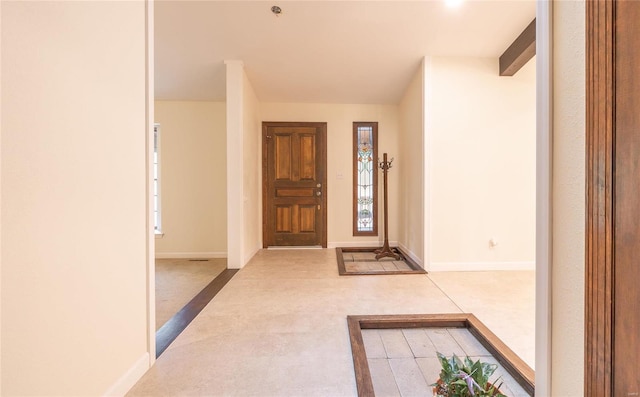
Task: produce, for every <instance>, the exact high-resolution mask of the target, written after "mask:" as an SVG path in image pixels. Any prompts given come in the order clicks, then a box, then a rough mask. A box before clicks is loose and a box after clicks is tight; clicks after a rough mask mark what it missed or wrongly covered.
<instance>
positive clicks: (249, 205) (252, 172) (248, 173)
mask: <svg viewBox="0 0 640 397" xmlns="http://www.w3.org/2000/svg"><path fill="white" fill-rule="evenodd" d="M243 90H244V95H243V98H242V99H243V103H244V104H243V112H244V114H243V117H244V119H243V134H244V145H243V150H244V177H243V191H244V197H243V200H244V231H243V232H244V248H243V249H244V257H245V261H246V262H248V261H249V260H250V259H251V257H253V255H254V254H255V253H256V252H257V251H258V250H259V249H260V248H261V246H262V244H261V243H262V240H261V236H262V222H261V219H262V218H261V214H262V180H261V179H260V176H261V173H262V161H261V159H262V146H261V139H262V128H261V124H260V114H259V103H258V98H257V97H256V94H255V93H254V91H253V88H252V86H251V82H250V81H249V79H248V78H247V74H246V73H243Z"/></svg>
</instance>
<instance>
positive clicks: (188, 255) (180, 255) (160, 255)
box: [156, 252, 227, 259]
mask: <svg viewBox="0 0 640 397" xmlns="http://www.w3.org/2000/svg"><path fill="white" fill-rule="evenodd" d="M226 257H227V253H226V252H156V258H157V259H195V258H212V259H213V258H226Z"/></svg>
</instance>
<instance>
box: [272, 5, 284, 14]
mask: <svg viewBox="0 0 640 397" xmlns="http://www.w3.org/2000/svg"><path fill="white" fill-rule="evenodd" d="M271 12H272V13H274V15H275V16H279V15H280V14H282V8H280V7H278V6H273V7H271Z"/></svg>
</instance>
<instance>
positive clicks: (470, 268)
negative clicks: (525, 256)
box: [426, 262, 536, 272]
mask: <svg viewBox="0 0 640 397" xmlns="http://www.w3.org/2000/svg"><path fill="white" fill-rule="evenodd" d="M535 269H536V263H535V262H431V264H430V266H429V268H428V269H426V270H427V271H429V272H483V271H497V270H535Z"/></svg>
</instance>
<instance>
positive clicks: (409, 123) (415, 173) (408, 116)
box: [398, 64, 425, 264]
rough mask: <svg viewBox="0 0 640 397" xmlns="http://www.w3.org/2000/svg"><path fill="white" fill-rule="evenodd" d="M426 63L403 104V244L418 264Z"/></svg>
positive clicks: (421, 256) (421, 254)
mask: <svg viewBox="0 0 640 397" xmlns="http://www.w3.org/2000/svg"><path fill="white" fill-rule="evenodd" d="M423 87H424V64H421V65H420V67H419V68H418V71H417V72H416V74H415V75H414V77H413V79H412V80H411V83H410V84H409V86H408V87H407V90H406V91H405V93H404V96H403V97H402V100H401V101H400V105H399V107H398V111H399V122H400V136H399V141H400V150H401V151H402V158H403V160H404V161H403V163H404V168H403V169H402V173H401V174H399V178H400V191H401V194H400V199H399V201H400V205H399V207H400V209H399V212H400V224H399V228H400V232H399V242H400V245H401V247H402V248H403V249H405V251H406V252H407V253H409V254H410V255H412V256H413V259H415V260H416V261H417V262H418V263H420V264H423V262H424V258H425V256H424V215H423V214H424V205H423V202H424V201H423V195H424V175H425V173H424V165H423V164H424V162H423V149H424V141H423V135H424V125H423V110H424V106H423V103H424V98H423Z"/></svg>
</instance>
